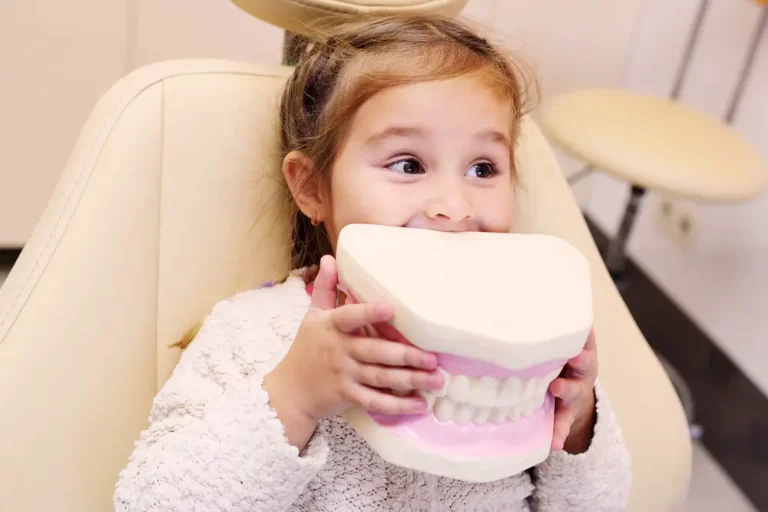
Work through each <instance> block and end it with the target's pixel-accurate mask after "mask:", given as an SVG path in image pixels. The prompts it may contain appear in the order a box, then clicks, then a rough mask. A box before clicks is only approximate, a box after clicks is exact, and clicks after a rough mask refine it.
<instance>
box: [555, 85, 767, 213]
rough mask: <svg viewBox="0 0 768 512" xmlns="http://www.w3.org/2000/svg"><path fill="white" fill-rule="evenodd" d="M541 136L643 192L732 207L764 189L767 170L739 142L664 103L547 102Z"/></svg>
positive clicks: (587, 93)
mask: <svg viewBox="0 0 768 512" xmlns="http://www.w3.org/2000/svg"><path fill="white" fill-rule="evenodd" d="M543 128H544V130H545V131H546V133H547V135H548V136H549V137H550V139H551V140H552V141H553V142H555V143H556V144H557V145H558V146H560V147H561V148H562V149H563V150H565V151H566V152H568V153H570V154H571V155H572V156H574V157H576V158H579V159H581V160H582V161H584V162H586V163H587V164H589V165H591V166H593V167H595V168H599V169H600V170H602V171H605V172H606V173H609V174H612V175H614V176H616V177H618V178H621V179H624V180H627V181H629V182H631V183H633V184H635V185H638V186H641V187H644V188H647V189H650V190H656V191H659V192H664V193H670V194H673V195H678V196H683V197H686V198H689V199H692V200H703V201H716V202H731V201H741V200H745V199H750V198H752V197H754V196H756V195H757V194H759V193H760V192H761V191H762V190H763V189H764V188H765V187H766V185H767V184H768V168H767V167H766V165H765V163H764V162H763V160H762V158H761V157H760V155H759V154H758V152H757V150H756V149H755V148H754V147H753V146H752V145H751V144H749V143H748V142H747V141H746V140H745V139H744V138H743V137H742V136H741V135H740V134H738V133H737V132H736V131H735V130H733V129H732V128H730V127H729V126H728V125H726V124H724V123H723V122H721V121H719V120H717V119H713V118H711V117H708V116H706V115H704V114H702V113H700V112H697V111H695V110H692V109H690V108H687V107H685V106H683V105H680V104H679V103H676V102H673V101H671V100H666V99H660V98H654V97H651V96H647V95H643V94H640V93H635V92H632V91H623V90H595V89H589V90H579V91H575V92H571V93H567V94H564V95H561V96H558V97H556V98H555V99H554V100H553V101H552V103H551V104H550V105H549V106H548V107H547V108H546V109H545V111H544V114H543Z"/></svg>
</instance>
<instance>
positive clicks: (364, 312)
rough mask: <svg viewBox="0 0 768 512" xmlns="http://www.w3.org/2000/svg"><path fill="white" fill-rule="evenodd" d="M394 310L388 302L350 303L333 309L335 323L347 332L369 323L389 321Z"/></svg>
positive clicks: (338, 327)
mask: <svg viewBox="0 0 768 512" xmlns="http://www.w3.org/2000/svg"><path fill="white" fill-rule="evenodd" d="M393 314H394V310H393V309H392V306H390V305H388V304H374V303H370V304H348V305H345V306H341V307H339V308H336V309H335V310H334V311H333V315H332V317H331V318H332V320H333V325H334V326H336V328H337V329H338V330H340V331H341V332H345V333H348V334H349V333H353V332H355V331H356V330H357V329H360V328H363V327H365V326H366V325H367V324H373V323H376V322H388V321H389V320H391V319H392V315H393Z"/></svg>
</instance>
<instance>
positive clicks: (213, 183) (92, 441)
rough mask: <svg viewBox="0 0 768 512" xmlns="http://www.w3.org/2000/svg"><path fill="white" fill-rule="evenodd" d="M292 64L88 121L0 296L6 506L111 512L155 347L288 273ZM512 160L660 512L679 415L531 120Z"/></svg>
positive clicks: (681, 421) (645, 504) (157, 364)
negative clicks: (585, 282)
mask: <svg viewBox="0 0 768 512" xmlns="http://www.w3.org/2000/svg"><path fill="white" fill-rule="evenodd" d="M289 72H290V69H288V68H284V67H276V66H262V65H253V64H239V63H232V62H225V61H211V60H193V61H175V62H167V63H162V64H156V65H152V66H149V67H147V68H143V69H140V70H138V71H136V72H134V73H132V74H130V75H129V76H127V77H125V78H124V79H122V80H121V81H120V82H118V83H117V84H116V85H115V86H114V87H113V88H112V89H111V90H110V91H108V92H107V93H106V94H105V95H104V97H103V98H102V99H101V101H100V102H99V103H98V105H97V106H96V108H95V109H94V111H93V113H92V115H91V117H90V118H89V120H88V122H87V124H86V125H85V127H84V128H83V131H82V134H81V136H80V139H79V140H78V142H77V145H76V147H75V149H74V151H73V153H72V156H71V158H70V160H69V162H68V164H67V166H66V168H65V169H64V172H63V174H62V176H61V180H60V182H59V184H58V187H57V189H56V191H55V193H54V195H53V197H52V198H51V201H50V204H49V206H48V208H47V210H46V211H45V214H44V215H43V217H42V219H41V221H40V223H39V225H38V226H37V228H36V230H35V231H34V233H33V235H32V237H31V239H30V241H29V244H28V245H27V246H26V247H25V249H24V251H23V253H22V255H21V257H20V259H19V261H18V263H17V265H16V266H15V267H14V269H13V271H12V272H11V274H10V276H9V277H8V280H7V282H6V284H5V285H4V286H3V288H2V289H0V411H1V414H2V417H1V419H0V510H3V511H5V510H8V511H16V510H19V511H21V510H57V511H60V512H82V511H95V510H108V509H109V508H110V505H111V496H112V490H113V485H114V483H115V481H116V476H117V473H118V471H119V470H120V469H121V468H122V467H123V466H124V465H125V463H126V461H127V457H128V455H129V453H130V451H131V449H132V444H133V441H134V439H136V437H137V436H138V434H139V432H140V430H141V429H142V428H144V427H145V426H146V424H147V416H148V412H149V408H150V404H151V400H152V398H153V396H154V395H155V394H156V392H157V391H158V390H159V388H160V386H161V385H162V383H163V382H164V381H165V379H166V378H167V377H168V375H169V373H170V371H171V370H172V368H173V366H174V364H175V363H176V361H177V358H178V351H177V350H176V349H173V348H170V347H169V345H170V344H172V343H173V342H174V341H175V340H177V339H178V338H179V337H180V336H181V335H182V334H183V333H184V332H185V330H186V329H188V328H189V327H190V326H192V325H194V324H195V323H196V322H198V321H199V320H201V319H202V318H203V316H204V314H205V313H206V312H207V311H209V310H210V308H211V307H212V305H213V304H214V303H215V302H216V301H217V300H219V299H222V298H225V297H228V296H230V295H232V294H233V293H235V292H237V291H239V290H243V289H247V288H249V287H253V286H257V285H259V284H260V283H263V282H265V281H267V280H270V279H273V278H276V277H279V276H281V275H283V274H284V273H285V272H286V271H287V270H288V266H287V265H288V253H289V242H290V241H289V230H288V222H287V220H288V219H287V216H286V214H285V201H286V200H287V197H286V195H285V191H284V190H283V188H282V187H281V176H280V173H279V158H278V146H277V133H278V130H277V128H278V126H277V111H278V99H279V93H280V90H281V87H282V85H283V83H284V79H285V77H286V76H287V75H288V73H289ZM519 158H520V161H519V164H520V168H521V174H522V180H523V186H524V187H523V188H524V190H523V192H521V198H520V204H519V210H520V212H519V216H518V226H519V231H521V232H543V233H551V234H554V235H558V236H561V237H564V238H566V239H567V240H569V241H570V242H571V243H573V244H575V245H576V246H577V247H578V248H579V249H581V250H582V251H583V252H584V253H585V254H586V256H587V257H588V258H589V261H590V263H591V265H592V269H593V272H594V274H593V284H594V292H595V294H594V300H595V311H596V318H595V330H596V334H597V339H598V343H599V354H600V358H601V370H600V380H601V383H602V385H603V386H604V387H605V389H606V391H607V393H608V394H609V396H610V397H611V399H612V402H613V404H614V407H615V410H616V412H617V414H618V417H619V420H620V423H621V425H622V428H623V429H624V433H625V436H626V442H627V445H628V447H629V449H630V451H631V452H632V455H633V459H634V460H633V471H634V484H633V490H632V498H631V500H632V504H631V508H630V510H631V511H634V512H647V511H650V510H653V511H662V510H671V509H672V507H673V506H676V505H679V504H680V503H681V500H682V498H683V496H684V493H685V491H686V488H687V484H688V479H689V472H690V458H691V452H690V442H689V440H688V436H687V428H686V423H685V418H684V415H683V412H682V408H681V406H680V404H679V402H678V399H677V397H676V395H675V393H674V390H673V388H672V386H671V384H670V383H669V381H668V380H667V378H666V376H665V374H664V372H663V370H662V369H661V367H660V365H659V363H658V362H657V360H656V359H655V357H654V355H653V353H652V351H651V350H650V348H649V347H648V345H647V344H646V342H645V340H644V339H643V338H642V336H641V334H640V332H639V330H638V328H637V327H636V325H635V323H634V322H633V320H632V318H631V317H630V315H629V312H628V310H627V308H626V307H625V305H624V303H623V302H622V300H621V298H620V296H619V294H618V293H617V291H616V289H615V287H614V286H613V284H612V282H611V280H610V278H609V276H608V274H607V272H606V270H605V268H604V266H603V264H602V261H601V259H600V256H599V254H598V252H597V249H596V247H595V245H594V244H593V242H592V240H591V238H590V235H589V232H588V230H587V228H586V225H585V223H584V221H583V219H582V217H581V214H580V211H579V208H578V206H577V204H576V202H575V201H574V199H573V196H572V194H571V192H570V190H569V188H568V187H567V184H566V183H565V181H564V179H563V176H562V175H561V173H560V171H559V169H558V166H557V163H556V161H555V159H554V156H553V154H552V152H551V151H550V148H549V146H548V144H547V142H546V141H545V139H544V138H543V137H542V135H541V133H540V132H539V131H538V129H537V128H536V126H535V125H534V124H533V122H532V121H531V120H526V122H525V126H524V130H523V135H522V140H521V143H520V157H519ZM500 265H501V267H502V268H503V262H501V263H500Z"/></svg>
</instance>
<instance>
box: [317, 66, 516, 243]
mask: <svg viewBox="0 0 768 512" xmlns="http://www.w3.org/2000/svg"><path fill="white" fill-rule="evenodd" d="M510 110H511V106H510V103H509V101H504V100H502V99H500V98H498V97H497V96H496V95H494V94H493V92H492V91H491V90H490V89H489V88H488V87H487V86H485V85H484V84H483V83H482V82H480V81H479V80H477V79H475V78H471V77H462V78H457V79H453V80H446V81H435V82H422V83H416V84H410V85H404V86H398V87H392V88H389V89H385V90H384V91H382V92H380V93H378V94H376V95H374V96H373V97H372V98H370V99H369V100H368V101H367V102H365V103H364V104H363V105H362V107H361V108H360V109H359V110H358V111H357V113H356V115H355V117H354V119H353V121H352V124H351V127H350V130H349V133H348V135H347V137H346V140H345V142H344V144H343V146H342V147H341V150H340V152H339V154H338V155H337V159H336V162H335V164H334V166H333V169H332V171H331V183H330V194H329V195H328V194H323V195H325V196H327V197H325V199H320V200H319V204H318V205H317V208H316V210H315V212H316V214H317V215H316V219H317V220H318V221H320V222H323V223H324V224H325V227H326V229H327V230H328V234H329V235H330V238H331V243H332V244H333V247H334V249H335V247H336V240H337V239H338V235H339V232H340V231H341V229H342V228H343V227H344V226H346V225H347V224H352V223H355V224H383V225H388V226H404V227H413V228H426V229H435V230H440V231H495V232H508V231H509V230H510V228H511V225H512V215H513V205H514V197H513V183H512V179H511V169H510V154H511V147H512V141H511V140H510V127H511V126H512V122H513V119H512V113H511V111H510Z"/></svg>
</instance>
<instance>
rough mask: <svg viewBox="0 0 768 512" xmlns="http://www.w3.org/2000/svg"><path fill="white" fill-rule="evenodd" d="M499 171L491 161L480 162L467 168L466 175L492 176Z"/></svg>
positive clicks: (477, 176)
mask: <svg viewBox="0 0 768 512" xmlns="http://www.w3.org/2000/svg"><path fill="white" fill-rule="evenodd" d="M498 173H499V170H498V168H497V167H496V166H495V165H494V164H492V163H491V162H478V163H476V164H473V165H472V166H471V167H470V168H469V169H467V173H466V174H465V176H473V177H475V178H492V177H493V176H495V175H497V174H498Z"/></svg>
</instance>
